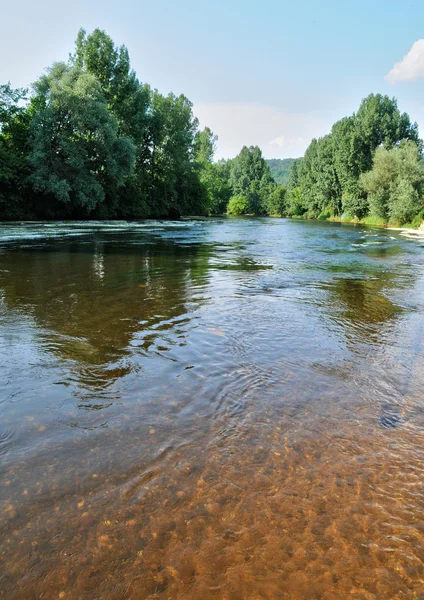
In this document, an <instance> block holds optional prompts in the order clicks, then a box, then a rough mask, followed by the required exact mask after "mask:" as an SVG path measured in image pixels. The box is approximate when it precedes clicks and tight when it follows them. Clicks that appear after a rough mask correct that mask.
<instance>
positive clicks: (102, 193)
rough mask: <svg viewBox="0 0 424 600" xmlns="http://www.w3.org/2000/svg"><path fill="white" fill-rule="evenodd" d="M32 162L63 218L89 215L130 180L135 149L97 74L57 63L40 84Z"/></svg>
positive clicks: (38, 185) (39, 187) (40, 188)
mask: <svg viewBox="0 0 424 600" xmlns="http://www.w3.org/2000/svg"><path fill="white" fill-rule="evenodd" d="M33 102H34V105H35V106H36V107H37V110H36V113H35V115H34V118H33V119H32V122H31V137H30V142H29V146H30V152H29V155H28V161H29V163H30V165H31V166H32V168H33V172H32V174H31V178H30V179H31V182H32V184H33V186H34V190H35V191H36V192H42V193H43V194H45V195H46V197H47V198H48V199H49V200H50V201H51V203H52V204H54V205H56V204H57V203H59V204H58V208H57V210H58V212H59V214H62V212H63V213H65V214H66V213H67V212H68V211H67V209H66V208H65V205H70V208H71V210H70V212H73V211H81V214H89V213H90V212H92V211H93V210H94V209H96V208H97V206H98V205H99V204H101V203H103V202H104V201H105V197H106V196H107V195H112V194H113V193H114V192H115V191H116V189H117V188H119V186H121V185H123V183H124V181H125V177H126V176H127V175H130V173H131V171H132V168H133V165H134V160H135V147H134V145H133V143H132V141H131V139H129V138H124V137H120V136H119V135H118V124H117V121H116V119H115V117H114V116H113V115H112V114H111V113H110V112H109V111H108V108H107V101H106V98H105V97H104V95H103V93H102V89H101V86H100V84H99V82H98V80H97V79H96V78H95V77H94V75H92V74H90V73H86V72H83V71H82V70H81V69H80V68H79V67H70V66H68V65H66V64H64V63H56V64H55V65H54V66H53V67H52V68H51V70H50V71H49V73H48V74H47V75H44V76H43V77H41V78H40V79H39V81H38V82H37V83H36V84H35V97H34V99H33Z"/></svg>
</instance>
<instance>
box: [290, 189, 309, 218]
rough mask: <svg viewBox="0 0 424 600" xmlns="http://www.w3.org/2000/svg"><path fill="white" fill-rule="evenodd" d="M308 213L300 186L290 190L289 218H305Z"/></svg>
mask: <svg viewBox="0 0 424 600" xmlns="http://www.w3.org/2000/svg"><path fill="white" fill-rule="evenodd" d="M305 213H306V206H305V203H304V201H303V197H302V190H301V188H300V186H297V187H295V188H293V189H291V190H289V194H288V203H287V215H288V216H289V217H303V215H304V214H305Z"/></svg>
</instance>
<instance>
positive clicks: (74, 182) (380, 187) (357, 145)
mask: <svg viewBox="0 0 424 600" xmlns="http://www.w3.org/2000/svg"><path fill="white" fill-rule="evenodd" d="M216 142H217V137H216V136H215V135H214V134H213V132H212V131H211V130H210V129H209V128H207V127H206V128H205V129H203V130H202V131H200V130H199V123H198V121H197V119H196V118H195V116H194V114H193V107H192V104H191V102H190V101H189V100H188V99H187V98H186V97H185V96H184V95H179V96H176V95H174V94H172V93H171V94H168V95H167V96H164V95H162V94H160V93H159V92H158V91H157V90H153V89H151V87H150V86H149V85H148V84H146V83H142V82H140V81H139V79H138V78H137V76H136V74H135V72H134V70H133V69H132V68H131V64H130V59H129V55H128V50H127V48H126V47H125V46H119V47H118V46H116V45H115V44H114V42H113V40H112V39H111V38H110V37H109V36H108V35H107V34H106V33H105V32H104V31H101V30H99V29H96V30H94V31H93V32H92V33H91V34H87V33H86V32H85V31H84V30H83V29H81V30H80V31H79V33H78V37H77V40H76V43H75V50H74V53H73V54H71V55H70V56H69V60H68V61H67V62H59V63H54V64H53V65H52V66H51V67H50V68H49V69H48V70H47V71H46V72H45V73H44V74H43V75H42V76H41V77H40V78H39V79H38V80H37V81H36V82H35V83H34V84H33V85H32V87H31V92H30V93H28V90H24V89H12V88H11V86H10V85H9V84H6V85H0V219H85V218H97V219H114V218H124V219H142V218H178V217H180V216H182V215H219V214H225V213H226V214H231V215H241V214H253V215H279V216H291V217H305V218H319V219H323V218H337V217H340V218H341V217H345V218H346V217H347V218H352V219H355V218H356V219H364V218H367V217H370V218H378V219H381V220H383V221H386V222H387V221H390V222H397V223H400V224H402V223H407V222H412V223H417V224H418V223H419V222H420V220H421V219H422V218H423V217H424V210H423V193H424V172H423V166H422V142H421V140H420V139H419V136H418V127H417V125H416V124H415V123H414V124H413V123H411V121H410V119H409V116H408V115H407V114H405V113H403V114H402V113H400V111H399V109H398V107H397V103H396V100H395V99H390V98H388V97H387V96H381V95H379V94H377V95H370V96H369V97H368V98H366V99H365V100H363V102H362V103H361V106H360V108H359V110H358V112H357V113H356V114H353V115H352V116H351V117H346V118H345V119H342V120H341V121H339V122H338V123H336V124H335V125H334V126H333V128H332V130H331V133H330V134H329V135H327V136H325V137H323V138H320V139H318V140H316V139H314V140H312V142H311V144H310V146H309V147H308V149H307V151H306V153H305V156H304V157H303V158H301V159H297V160H294V161H283V162H277V161H274V162H273V161H266V160H265V159H264V157H263V156H262V152H261V150H260V148H258V147H257V146H251V147H246V146H245V147H243V148H242V150H241V152H240V153H239V155H238V156H236V157H235V158H233V159H230V160H220V161H217V162H214V154H215V149H216ZM290 162H291V166H290V175H289V177H288V178H287V173H286V171H287V168H288V167H289V164H290ZM270 166H271V168H272V171H271V169H270ZM273 173H274V176H275V179H277V180H278V181H279V182H281V181H284V183H285V184H286V185H281V183H277V182H276V180H275V179H274V177H273Z"/></svg>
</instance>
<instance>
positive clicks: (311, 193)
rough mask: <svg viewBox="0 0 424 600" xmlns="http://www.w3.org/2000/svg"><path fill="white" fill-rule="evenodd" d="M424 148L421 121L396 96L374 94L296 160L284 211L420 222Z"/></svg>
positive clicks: (423, 206) (423, 210)
mask: <svg viewBox="0 0 424 600" xmlns="http://www.w3.org/2000/svg"><path fill="white" fill-rule="evenodd" d="M422 150H423V145H422V140H421V139H420V138H419V134H418V126H417V124H416V123H411V121H410V118H409V116H408V115H407V114H406V113H401V112H400V111H399V109H398V106H397V102H396V100H395V99H394V98H389V97H388V96H382V95H381V94H375V95H374V94H371V95H370V96H368V97H367V98H365V99H364V100H363V101H362V103H361V105H360V108H359V110H358V112H357V113H355V114H353V115H352V116H350V117H346V118H344V119H342V120H340V121H338V122H337V123H335V124H334V125H333V128H332V130H331V133H330V134H329V135H326V136H324V137H322V138H320V139H318V140H316V139H314V140H312V142H311V144H310V145H309V147H308V149H307V150H306V153H305V156H304V157H303V158H301V159H298V160H296V161H295V162H294V163H293V164H292V166H291V172H290V180H289V184H288V194H287V204H286V207H285V214H286V215H287V216H297V217H306V218H314V219H316V218H318V219H328V218H335V217H341V218H345V219H352V220H353V219H356V220H365V221H367V220H368V221H369V222H372V221H380V222H385V223H395V224H399V225H402V224H406V223H410V224H412V225H419V224H420V222H421V221H422V220H423V219H424V202H423V199H424V168H423V160H422Z"/></svg>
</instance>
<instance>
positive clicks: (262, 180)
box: [229, 146, 275, 215]
mask: <svg viewBox="0 0 424 600" xmlns="http://www.w3.org/2000/svg"><path fill="white" fill-rule="evenodd" d="M229 185H230V187H231V190H232V193H233V195H234V196H238V195H242V196H244V197H245V198H246V199H247V201H248V202H249V209H248V212H249V214H256V215H259V214H265V213H266V212H267V207H266V201H267V197H268V195H269V194H270V193H271V191H272V190H273V187H274V186H275V182H274V180H273V179H272V176H271V172H270V169H269V166H268V164H267V162H266V160H265V159H264V158H263V156H262V152H261V150H260V148H258V146H250V147H249V148H248V147H247V146H243V148H242V150H241V152H240V154H239V155H238V156H236V157H235V158H234V159H233V160H232V161H231V166H230V174H229Z"/></svg>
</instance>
